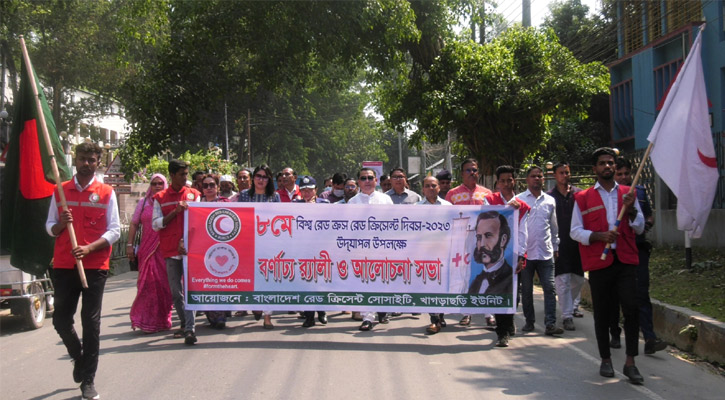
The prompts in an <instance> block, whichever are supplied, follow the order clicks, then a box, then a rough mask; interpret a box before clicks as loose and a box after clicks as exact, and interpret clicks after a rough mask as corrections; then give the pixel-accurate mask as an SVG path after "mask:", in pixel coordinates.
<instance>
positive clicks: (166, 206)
mask: <svg viewBox="0 0 725 400" xmlns="http://www.w3.org/2000/svg"><path fill="white" fill-rule="evenodd" d="M199 196H201V194H200V193H199V191H198V190H196V189H192V188H189V187H186V186H183V187H182V188H181V190H180V191H178V192H177V191H176V190H174V189H173V188H172V187H171V186H169V187H168V188H167V189H166V190H162V191H161V192H159V193H156V194H155V195H154V200H155V201H158V202H159V205H160V206H161V214H163V215H164V216H167V215H169V214H170V213H171V212H172V211H174V209H175V208H176V206H177V205H178V204H179V202H180V201H186V202H188V203H191V202H193V201H195V200H196V199H197V198H198V197H199ZM182 237H184V214H183V213H182V214H178V215H176V217H174V219H172V220H171V221H169V223H168V225H166V226H165V227H164V228H163V229H161V230H160V231H159V239H160V242H161V243H160V244H159V249H161V255H162V256H163V257H164V258H169V257H175V256H178V255H179V240H181V238H182Z"/></svg>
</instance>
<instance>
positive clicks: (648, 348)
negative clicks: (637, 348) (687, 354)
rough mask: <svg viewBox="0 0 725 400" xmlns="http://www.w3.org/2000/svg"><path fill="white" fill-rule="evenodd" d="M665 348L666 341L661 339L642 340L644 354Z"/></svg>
mask: <svg viewBox="0 0 725 400" xmlns="http://www.w3.org/2000/svg"><path fill="white" fill-rule="evenodd" d="M666 348H667V343H665V342H663V341H662V340H661V339H657V338H654V339H647V340H645V341H644V354H654V353H656V352H658V351H661V350H664V349H666Z"/></svg>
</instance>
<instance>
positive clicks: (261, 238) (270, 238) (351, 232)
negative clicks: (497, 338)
mask: <svg viewBox="0 0 725 400" xmlns="http://www.w3.org/2000/svg"><path fill="white" fill-rule="evenodd" d="M513 221H518V211H517V210H514V209H513V208H512V207H504V206H435V207H434V206H421V205H415V206H400V205H355V204H344V205H343V204H305V203H190V204H189V209H188V211H187V216H186V219H185V225H186V226H185V229H186V231H185V236H184V243H185V244H186V248H187V251H188V256H187V257H185V260H184V267H185V287H186V288H187V289H188V290H186V303H187V307H188V309H190V310H265V311H304V310H308V311H312V310H316V311H317V310H319V311H323V310H325V311H335V310H338V311H342V310H347V311H400V312H446V313H479V314H480V313H513V312H515V301H514V299H515V298H516V292H515V288H516V287H517V282H516V274H515V273H514V269H515V267H516V255H515V252H514V249H515V248H517V246H518V243H517V238H518V235H517V232H518V224H517V223H513Z"/></svg>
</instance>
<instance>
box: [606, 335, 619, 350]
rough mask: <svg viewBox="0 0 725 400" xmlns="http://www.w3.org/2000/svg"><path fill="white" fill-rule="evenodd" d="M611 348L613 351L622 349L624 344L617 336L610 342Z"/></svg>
mask: <svg viewBox="0 0 725 400" xmlns="http://www.w3.org/2000/svg"><path fill="white" fill-rule="evenodd" d="M609 347H611V348H613V349H621V348H622V342H621V341H620V340H619V336H615V337H613V338H612V340H610V341H609Z"/></svg>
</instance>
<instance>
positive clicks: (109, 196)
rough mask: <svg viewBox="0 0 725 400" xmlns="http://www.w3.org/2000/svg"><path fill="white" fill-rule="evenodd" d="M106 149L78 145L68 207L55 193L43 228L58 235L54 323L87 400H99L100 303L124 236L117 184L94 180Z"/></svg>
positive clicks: (68, 184)
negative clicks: (78, 324) (64, 207)
mask: <svg viewBox="0 0 725 400" xmlns="http://www.w3.org/2000/svg"><path fill="white" fill-rule="evenodd" d="M101 153H102V150H101V148H100V147H99V146H98V145H97V144H95V143H81V144H79V145H78V146H77V147H76V159H75V164H76V171H77V172H76V175H75V177H74V178H73V179H72V180H70V181H68V182H64V183H63V185H62V187H63V193H64V195H65V198H66V201H67V204H68V210H67V211H63V210H62V209H59V207H58V205H57V204H58V203H57V201H59V198H58V200H57V199H56V198H57V196H59V195H58V194H57V190H56V194H55V195H54V196H53V197H51V200H50V209H49V210H48V219H47V220H46V223H45V227H46V230H47V231H48V233H49V234H50V236H53V237H56V238H57V239H56V241H55V251H54V254H53V259H54V262H53V275H52V277H53V286H54V288H55V312H54V313H53V326H54V327H55V330H56V331H57V332H58V335H59V336H60V338H61V339H62V340H63V344H64V345H65V347H66V349H67V350H68V355H70V357H71V359H72V360H73V380H74V381H75V382H76V383H80V384H81V393H82V395H83V398H84V399H97V398H98V392H96V389H95V386H94V384H93V381H94V379H95V376H96V370H97V369H98V353H99V350H100V334H101V304H102V301H103V290H104V288H105V285H106V278H108V270H109V260H110V256H111V245H112V244H113V243H114V242H115V241H117V240H118V238H119V237H120V235H121V226H120V222H119V217H118V203H117V202H116V195H115V193H114V192H113V188H111V187H110V186H108V185H105V184H103V183H101V182H99V181H98V180H96V175H95V174H96V168H97V167H98V162H99V160H100V158H101ZM69 223H71V224H73V229H74V231H75V233H76V238H77V240H78V243H77V245H76V246H75V247H73V246H72V245H71V240H70V234H69V233H68V229H66V228H67V227H68V224H69ZM77 260H82V262H83V269H84V271H85V274H86V281H87V283H88V287H87V288H84V287H82V285H81V281H80V279H79V277H78V272H77V271H76V268H78V267H79V266H78V264H77V262H78V261H77ZM81 296H82V297H83V302H82V307H81V314H80V316H81V323H82V326H83V342H82V343H81V340H80V339H79V338H78V334H76V331H75V328H73V325H74V322H73V315H74V314H75V313H76V308H77V306H78V300H79V299H80V297H81Z"/></svg>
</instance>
